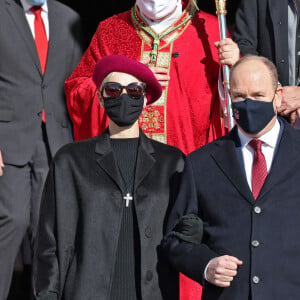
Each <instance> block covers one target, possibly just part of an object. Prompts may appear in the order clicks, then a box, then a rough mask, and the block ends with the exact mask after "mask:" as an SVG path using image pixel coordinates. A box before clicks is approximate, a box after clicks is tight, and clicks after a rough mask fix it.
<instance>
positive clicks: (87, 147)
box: [53, 137, 98, 162]
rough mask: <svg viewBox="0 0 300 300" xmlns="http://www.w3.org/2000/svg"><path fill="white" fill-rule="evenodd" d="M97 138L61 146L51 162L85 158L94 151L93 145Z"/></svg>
mask: <svg viewBox="0 0 300 300" xmlns="http://www.w3.org/2000/svg"><path fill="white" fill-rule="evenodd" d="M97 138H98V137H93V138H90V139H86V140H82V141H78V142H72V143H68V144H66V145H64V146H62V147H61V148H60V149H59V150H58V151H57V152H56V154H55V156H54V159H53V161H54V162H60V161H67V160H69V159H72V158H80V157H81V156H86V155H88V153H90V152H94V151H95V144H96V141H97Z"/></svg>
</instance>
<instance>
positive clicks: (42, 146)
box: [0, 124, 51, 300]
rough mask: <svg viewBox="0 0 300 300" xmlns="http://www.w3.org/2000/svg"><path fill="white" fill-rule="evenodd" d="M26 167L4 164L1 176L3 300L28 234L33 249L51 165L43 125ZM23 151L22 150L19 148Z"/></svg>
mask: <svg viewBox="0 0 300 300" xmlns="http://www.w3.org/2000/svg"><path fill="white" fill-rule="evenodd" d="M32 147H33V152H32V153H33V154H32V157H31V159H30V161H28V162H27V163H26V164H25V165H22V166H16V165H12V164H5V153H3V159H4V164H5V167H4V170H3V176H1V177H0V299H1V300H5V299H7V296H8V292H9V287H10V283H11V279H12V274H13V268H14V262H15V259H16V256H17V254H18V251H19V248H20V246H21V244H22V241H23V239H24V237H25V235H26V234H27V233H28V235H29V237H30V241H31V245H32V246H33V243H34V237H35V234H36V228H37V223H38V216H39V209H40V202H41V195H42V190H43V186H44V183H45V180H46V176H47V173H48V169H49V163H50V160H51V158H50V152H49V147H48V142H47V136H46V132H45V128H44V125H43V124H42V126H41V133H40V136H39V138H38V140H37V141H36V144H35V145H32ZM19 150H20V151H22V149H19Z"/></svg>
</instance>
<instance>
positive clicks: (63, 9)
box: [47, 0, 80, 18]
mask: <svg viewBox="0 0 300 300" xmlns="http://www.w3.org/2000/svg"><path fill="white" fill-rule="evenodd" d="M47 3H48V8H49V9H51V7H53V8H55V9H56V10H57V12H60V13H61V14H63V15H64V16H65V17H66V16H71V17H76V18H80V15H79V13H78V12H76V11H75V10H74V9H73V8H71V7H70V6H67V5H66V4H64V3H61V2H59V1H57V0H48V1H47Z"/></svg>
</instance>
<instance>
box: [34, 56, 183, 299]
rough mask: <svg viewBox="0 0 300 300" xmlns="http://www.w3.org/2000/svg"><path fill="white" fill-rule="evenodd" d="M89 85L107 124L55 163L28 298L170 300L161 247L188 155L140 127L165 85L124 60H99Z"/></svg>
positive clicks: (172, 285) (172, 281) (173, 286)
mask: <svg viewBox="0 0 300 300" xmlns="http://www.w3.org/2000/svg"><path fill="white" fill-rule="evenodd" d="M93 81H94V82H95V84H96V87H97V91H98V92H97V95H98V97H99V100H100V105H101V106H102V107H103V108H104V109H105V112H106V114H107V115H108V118H109V126H108V128H107V129H106V130H105V131H104V133H102V134H101V135H99V136H97V137H94V138H91V139H88V140H85V141H81V142H77V143H72V144H69V145H66V146H65V147H63V148H62V149H61V150H59V151H58V153H57V154H56V156H55V157H54V159H53V164H52V165H51V168H50V172H49V175H48V178H47V181H46V184H45V190H44V194H43V199H42V206H41V215H40V222H39V227H38V234H37V244H36V246H37V247H36V253H35V256H34V257H35V258H34V263H33V270H34V272H33V283H34V295H35V298H34V299H38V300H46V299H53V300H54V299H63V300H83V299H101V300H117V299H122V300H141V299H143V300H153V299H155V300H176V299H178V295H179V291H178V281H177V280H176V274H175V273H173V272H172V270H171V267H170V265H169V263H168V262H167V261H166V260H164V259H163V257H162V251H161V247H160V242H161V239H162V237H163V233H164V231H165V225H166V219H167V216H168V215H169V212H170V209H171V207H172V204H173V203H172V202H171V201H170V199H173V197H174V195H173V193H176V191H177V186H178V179H179V177H178V176H179V174H180V173H181V171H182V169H183V164H184V159H183V158H184V156H183V153H182V152H181V151H180V150H179V149H177V148H175V147H173V146H169V145H166V144H163V143H160V142H157V141H154V140H152V139H150V138H147V137H146V135H145V134H144V133H143V132H142V130H141V129H140V128H139V125H138V119H139V117H140V115H141V113H142V110H143V107H144V106H146V105H150V104H151V103H154V102H155V101H156V100H158V99H159V97H160V96H161V93H162V88H161V85H160V84H159V82H158V81H157V79H156V78H155V77H154V75H153V73H152V71H151V70H150V69H149V68H148V67H147V66H145V65H144V64H142V63H140V62H138V61H135V60H133V59H131V58H128V57H126V56H120V55H109V56H106V57H104V58H102V59H101V60H99V61H98V62H97V64H96V66H95V69H94V73H93Z"/></svg>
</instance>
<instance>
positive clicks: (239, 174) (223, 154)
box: [211, 127, 255, 204]
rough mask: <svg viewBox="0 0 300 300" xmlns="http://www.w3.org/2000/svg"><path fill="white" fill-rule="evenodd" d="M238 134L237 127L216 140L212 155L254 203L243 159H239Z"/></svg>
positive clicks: (230, 178) (234, 184)
mask: <svg viewBox="0 0 300 300" xmlns="http://www.w3.org/2000/svg"><path fill="white" fill-rule="evenodd" d="M236 135H237V132H236V127H235V128H234V129H233V130H232V131H231V132H230V133H229V134H228V135H227V136H225V137H224V138H222V139H220V140H218V141H216V142H215V145H216V149H215V151H213V152H212V154H211V156H212V158H213V159H214V160H215V162H216V164H217V166H218V167H219V168H220V169H221V170H222V171H223V172H224V174H225V175H226V176H227V178H228V179H229V180H230V182H231V183H232V185H233V186H234V187H235V188H236V189H237V190H238V191H239V192H240V194H241V195H242V196H243V197H244V198H245V199H246V200H247V201H248V202H250V203H251V204H253V203H254V201H255V200H254V198H253V195H252V193H251V190H250V188H249V185H248V183H247V180H246V176H245V173H244V171H243V170H244V169H243V161H241V162H240V161H239V159H238V155H239V154H238V152H237V151H240V149H239V148H238V145H237V142H236Z"/></svg>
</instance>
